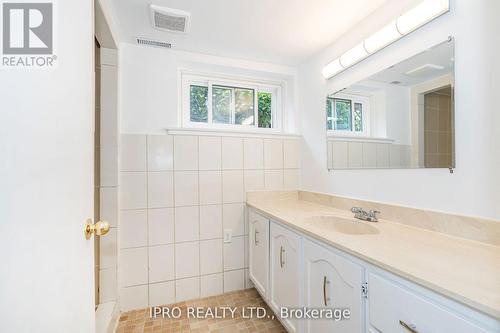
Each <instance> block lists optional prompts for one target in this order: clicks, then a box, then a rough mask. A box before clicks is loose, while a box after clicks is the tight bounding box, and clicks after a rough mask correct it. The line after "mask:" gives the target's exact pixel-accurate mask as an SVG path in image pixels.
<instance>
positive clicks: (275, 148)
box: [264, 139, 283, 169]
mask: <svg viewBox="0 0 500 333" xmlns="http://www.w3.org/2000/svg"><path fill="white" fill-rule="evenodd" d="M264 167H265V168H266V169H282V168H283V140H278V139H264Z"/></svg>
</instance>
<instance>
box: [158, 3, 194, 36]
mask: <svg viewBox="0 0 500 333" xmlns="http://www.w3.org/2000/svg"><path fill="white" fill-rule="evenodd" d="M150 10H151V22H152V23H153V27H154V28H156V29H159V30H165V31H170V32H184V33H185V32H187V31H188V27H189V19H190V17H191V14H190V13H188V12H185V11H183V10H178V9H172V8H167V7H160V6H156V5H150Z"/></svg>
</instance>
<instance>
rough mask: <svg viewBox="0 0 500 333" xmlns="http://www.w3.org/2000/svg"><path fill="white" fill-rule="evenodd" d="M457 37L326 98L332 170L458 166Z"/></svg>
mask: <svg viewBox="0 0 500 333" xmlns="http://www.w3.org/2000/svg"><path fill="white" fill-rule="evenodd" d="M453 64H454V41H453V39H452V38H450V39H449V40H447V41H446V42H443V43H441V44H439V45H436V46H434V47H432V48H429V49H427V50H425V51H423V52H421V53H419V54H417V55H415V56H413V57H411V58H408V59H406V60H404V61H402V62H400V63H398V64H395V65H393V66H391V67H389V68H387V69H385V70H383V71H381V72H379V73H376V74H374V75H372V76H370V77H367V78H365V79H363V80H361V81H359V82H356V83H354V84H352V85H351V86H349V87H347V88H345V89H342V90H341V91H339V92H336V93H333V94H330V95H328V96H327V99H326V126H327V149H328V169H329V170H338V169H388V168H393V169H403V168H448V169H450V170H452V169H453V168H454V167H455V149H454V121H453V119H454V99H453V91H454V89H453V88H454V66H453Z"/></svg>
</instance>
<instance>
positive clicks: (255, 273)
mask: <svg viewBox="0 0 500 333" xmlns="http://www.w3.org/2000/svg"><path fill="white" fill-rule="evenodd" d="M248 222H249V226H250V230H249V245H248V248H249V249H250V251H249V252H250V253H249V262H250V267H249V274H250V278H251V279H252V281H253V283H254V284H255V288H257V290H258V291H259V292H260V294H261V295H262V297H264V298H267V280H268V276H269V220H268V219H267V218H265V217H264V216H262V215H260V214H257V213H255V212H254V211H253V210H252V209H250V211H249V213H248Z"/></svg>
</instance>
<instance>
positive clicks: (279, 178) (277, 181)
mask: <svg viewBox="0 0 500 333" xmlns="http://www.w3.org/2000/svg"><path fill="white" fill-rule="evenodd" d="M283 176H284V174H283V169H277V170H265V171H264V185H265V186H266V189H270V190H282V189H283V186H284V180H283Z"/></svg>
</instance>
